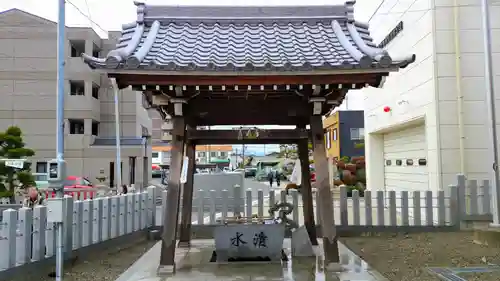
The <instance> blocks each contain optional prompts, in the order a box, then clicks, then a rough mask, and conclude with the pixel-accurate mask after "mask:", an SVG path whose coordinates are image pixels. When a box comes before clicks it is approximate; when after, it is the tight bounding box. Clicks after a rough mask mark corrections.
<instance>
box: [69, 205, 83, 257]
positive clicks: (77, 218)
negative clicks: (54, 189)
mask: <svg viewBox="0 0 500 281" xmlns="http://www.w3.org/2000/svg"><path fill="white" fill-rule="evenodd" d="M74 204H75V205H73V209H74V210H73V215H74V217H73V230H72V231H73V249H74V250H76V249H79V248H80V247H82V232H83V227H82V224H83V202H82V201H80V200H78V201H75V203H74Z"/></svg>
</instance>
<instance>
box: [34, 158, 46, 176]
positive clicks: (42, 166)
mask: <svg viewBox="0 0 500 281" xmlns="http://www.w3.org/2000/svg"><path fill="white" fill-rule="evenodd" d="M36 172H37V173H44V174H45V173H47V162H43V161H41V162H36Z"/></svg>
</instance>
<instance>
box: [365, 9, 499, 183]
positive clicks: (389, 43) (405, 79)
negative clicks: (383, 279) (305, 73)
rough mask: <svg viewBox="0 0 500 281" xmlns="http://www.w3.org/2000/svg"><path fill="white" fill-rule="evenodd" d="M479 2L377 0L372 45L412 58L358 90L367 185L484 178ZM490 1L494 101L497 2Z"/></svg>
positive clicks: (485, 127)
mask: <svg viewBox="0 0 500 281" xmlns="http://www.w3.org/2000/svg"><path fill="white" fill-rule="evenodd" d="M480 3H481V2H480V0H461V1H456V0H412V1H398V0H384V1H383V3H382V4H381V6H380V8H379V9H378V10H377V12H376V14H375V15H374V17H373V19H372V21H371V22H370V26H376V27H377V28H376V29H374V30H373V33H372V35H373V37H374V38H375V41H377V42H380V45H379V46H380V47H384V48H386V49H387V50H388V51H389V53H391V55H399V54H404V53H409V52H411V53H414V54H416V62H415V63H413V64H411V65H410V66H409V67H407V68H405V69H402V70H401V71H400V72H398V73H393V74H391V76H390V77H388V79H387V81H386V82H385V85H384V87H383V89H366V90H364V91H363V92H364V95H365V96H364V98H365V130H366V133H367V135H366V140H365V143H366V161H367V181H368V185H369V186H370V187H371V188H373V189H385V190H398V191H401V190H409V191H412V190H445V191H446V190H447V189H446V187H447V186H448V185H449V184H453V183H455V182H456V178H455V177H456V174H457V173H463V174H465V175H466V176H467V177H468V178H469V179H477V180H485V179H488V178H489V172H490V171H491V165H492V164H491V161H489V160H488V159H489V154H490V153H491V150H490V149H488V139H489V135H488V125H487V124H488V122H487V120H488V118H489V117H488V108H487V105H486V102H485V100H486V91H485V77H484V52H483V40H482V25H481V20H482V18H483V16H482V14H481V7H480ZM490 5H491V8H490V9H491V10H490V13H491V15H492V16H491V28H492V29H491V32H492V40H493V43H492V52H493V60H494V72H495V73H494V74H495V78H494V82H495V86H496V89H495V90H496V96H497V98H496V100H497V101H498V98H499V97H500V87H499V86H500V79H499V75H500V72H499V71H498V68H497V67H496V66H497V65H498V64H499V63H500V55H499V52H500V41H499V39H500V21H499V20H498V19H497V18H496V17H495V16H494V15H497V14H498V13H500V4H499V2H498V1H490ZM496 114H497V120H500V119H499V118H498V117H499V116H498V112H497V113H496ZM497 126H498V124H497Z"/></svg>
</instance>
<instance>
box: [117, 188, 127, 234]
mask: <svg viewBox="0 0 500 281" xmlns="http://www.w3.org/2000/svg"><path fill="white" fill-rule="evenodd" d="M118 208H119V209H118V215H119V217H118V235H117V236H122V235H125V233H126V232H127V197H126V195H118Z"/></svg>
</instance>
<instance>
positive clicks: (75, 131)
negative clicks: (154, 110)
mask: <svg viewBox="0 0 500 281" xmlns="http://www.w3.org/2000/svg"><path fill="white" fill-rule="evenodd" d="M56 28H57V26H56V23H54V22H52V21H49V20H47V19H44V18H40V17H37V16H35V15H32V14H29V13H27V12H24V11H21V10H18V9H12V10H8V11H5V12H3V13H0V94H1V96H2V102H0V128H1V129H6V128H7V127H8V126H11V125H16V126H19V127H20V128H21V129H22V131H23V133H24V136H25V143H26V146H27V147H30V148H32V149H34V150H35V152H36V155H35V156H34V157H33V158H32V159H30V161H32V164H33V170H34V172H40V173H41V172H46V166H45V163H46V162H47V160H49V159H53V158H55V157H56V153H55V146H56V88H57V87H56V68H57V61H56V49H57V45H56V34H57V31H56ZM66 38H67V42H66V50H65V51H66V54H67V59H66V73H65V76H66V77H65V78H66V85H65V88H66V91H65V93H66V95H65V110H64V114H65V132H64V133H65V159H66V161H67V166H68V175H75V176H84V177H87V178H88V179H89V180H90V181H95V177H96V176H98V175H99V174H100V173H102V172H103V173H104V174H105V175H106V176H108V178H109V180H110V181H111V183H114V182H115V180H116V178H117V176H116V175H115V165H116V163H115V159H116V158H115V157H116V151H115V135H116V134H115V113H114V96H113V89H112V88H111V84H110V82H109V79H108V78H107V77H106V76H105V75H103V74H100V73H98V72H95V71H92V70H91V69H90V68H89V67H88V66H87V65H86V64H85V63H83V61H82V59H81V57H80V55H81V53H83V52H85V53H92V54H94V55H96V56H98V53H99V52H103V53H107V52H108V50H110V49H113V48H114V45H115V44H116V40H117V38H119V32H116V33H110V34H109V38H110V39H102V38H100V37H99V36H98V35H97V34H96V33H95V32H94V31H93V30H92V29H91V28H73V27H68V28H67V29H66ZM119 112H120V137H121V146H122V149H121V156H122V161H121V165H122V175H121V176H122V180H123V183H124V184H132V183H133V184H137V185H142V184H143V183H144V182H148V181H149V179H150V170H151V158H150V155H151V146H150V141H149V140H148V139H149V136H150V134H151V133H150V132H151V119H150V118H149V116H148V114H147V112H146V110H145V109H144V107H143V98H142V95H141V93H140V92H135V91H132V90H131V89H124V90H121V92H120V96H119Z"/></svg>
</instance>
